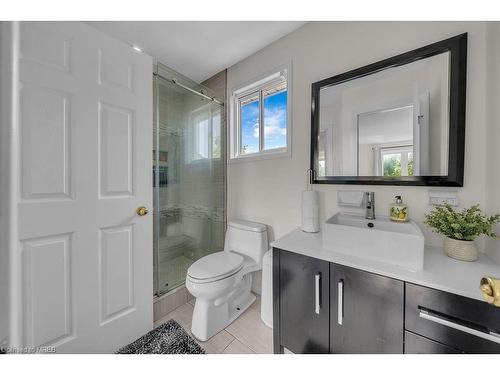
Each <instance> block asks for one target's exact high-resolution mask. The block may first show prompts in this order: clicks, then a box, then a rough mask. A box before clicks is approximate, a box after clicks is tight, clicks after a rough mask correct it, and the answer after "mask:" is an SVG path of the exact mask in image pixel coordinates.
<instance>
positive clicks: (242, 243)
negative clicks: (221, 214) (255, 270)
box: [224, 220, 269, 265]
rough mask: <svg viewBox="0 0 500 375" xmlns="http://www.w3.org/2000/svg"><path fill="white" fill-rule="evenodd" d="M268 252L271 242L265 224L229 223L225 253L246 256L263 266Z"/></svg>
mask: <svg viewBox="0 0 500 375" xmlns="http://www.w3.org/2000/svg"><path fill="white" fill-rule="evenodd" d="M267 250H269V241H268V239H267V227H266V225H265V224H261V223H255V222H253V221H246V220H231V221H230V222H228V223H227V230H226V241H225V243H224V251H233V252H235V253H239V254H243V255H246V256H248V257H250V258H252V259H253V260H255V262H257V264H258V265H262V257H263V256H264V253H265V252H266V251H267Z"/></svg>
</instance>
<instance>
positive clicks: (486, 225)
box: [424, 204, 500, 262]
mask: <svg viewBox="0 0 500 375" xmlns="http://www.w3.org/2000/svg"><path fill="white" fill-rule="evenodd" d="M499 221H500V215H493V216H489V217H488V216H486V215H484V214H483V212H482V211H481V209H480V208H479V205H478V204H475V205H473V206H471V207H469V208H465V209H463V210H462V211H460V212H457V211H455V210H454V209H453V208H452V207H451V206H450V205H449V204H444V205H442V206H437V207H436V208H435V209H434V210H433V211H432V212H431V213H429V214H426V215H425V221H424V224H426V225H427V226H429V227H431V229H432V231H433V232H436V233H440V234H444V235H445V236H446V238H445V239H444V251H445V253H446V255H448V256H449V257H451V258H454V259H458V260H463V261H468V262H471V261H474V260H476V259H477V257H478V253H477V248H476V245H475V243H474V239H475V238H476V237H478V236H480V235H482V234H484V235H486V236H490V237H496V234H495V233H494V232H493V226H494V225H495V224H496V223H498V222H499Z"/></svg>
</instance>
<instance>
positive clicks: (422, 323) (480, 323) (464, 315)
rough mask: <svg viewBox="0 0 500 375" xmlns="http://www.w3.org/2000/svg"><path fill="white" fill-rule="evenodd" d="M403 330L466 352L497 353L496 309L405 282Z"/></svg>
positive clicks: (499, 322) (499, 321) (499, 319)
mask: <svg viewBox="0 0 500 375" xmlns="http://www.w3.org/2000/svg"><path fill="white" fill-rule="evenodd" d="M405 329H406V330H408V331H411V332H413V333H417V334H419V335H421V336H425V337H427V338H429V339H431V340H435V341H437V342H439V343H442V344H445V345H448V346H451V347H452V348H455V349H457V350H459V351H464V352H466V353H500V308H498V307H494V306H492V305H488V304H487V303H485V302H481V301H478V300H475V299H471V298H466V297H461V296H458V295H456V294H451V293H447V292H442V291H439V290H436V289H431V288H426V287H422V286H418V285H414V284H409V283H406V302H405Z"/></svg>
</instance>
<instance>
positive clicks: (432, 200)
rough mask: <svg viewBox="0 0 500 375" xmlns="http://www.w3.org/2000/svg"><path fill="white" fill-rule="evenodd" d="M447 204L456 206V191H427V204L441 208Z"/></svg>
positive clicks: (457, 202)
mask: <svg viewBox="0 0 500 375" xmlns="http://www.w3.org/2000/svg"><path fill="white" fill-rule="evenodd" d="M445 203H448V204H449V205H450V206H454V207H456V206H458V205H459V201H458V196H457V191H456V190H429V204H430V205H434V206H441V205H443V204H445Z"/></svg>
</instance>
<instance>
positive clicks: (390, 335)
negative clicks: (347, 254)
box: [330, 264, 404, 354]
mask: <svg viewBox="0 0 500 375" xmlns="http://www.w3.org/2000/svg"><path fill="white" fill-rule="evenodd" d="M330 296H331V299H330V306H331V309H330V352H331V353H340V354H352V353H372V354H384V353H394V354H398V353H403V335H404V326H403V324H404V322H403V316H404V315H403V313H404V283H403V282H402V281H399V280H395V279H391V278H388V277H384V276H379V275H376V274H373V273H369V272H365V271H360V270H357V269H354V268H350V267H345V266H341V265H338V264H331V265H330Z"/></svg>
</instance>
